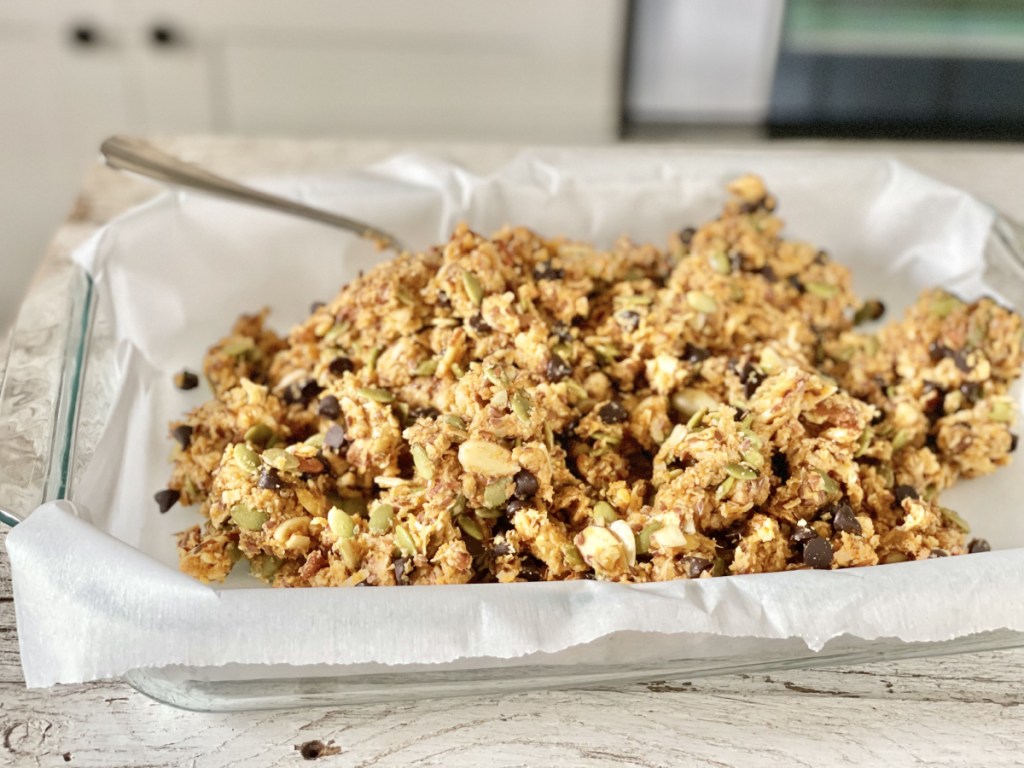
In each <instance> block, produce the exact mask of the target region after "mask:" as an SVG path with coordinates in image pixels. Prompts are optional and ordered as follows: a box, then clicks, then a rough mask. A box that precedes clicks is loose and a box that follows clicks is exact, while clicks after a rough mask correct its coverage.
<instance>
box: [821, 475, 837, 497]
mask: <svg viewBox="0 0 1024 768" xmlns="http://www.w3.org/2000/svg"><path fill="white" fill-rule="evenodd" d="M818 474H819V475H821V481H822V489H823V490H824V491H825V493H827V494H828V495H829V496H831V495H832V494H834V493H839V483H837V482H836V481H835V480H833V479H832V478H831V477H830V476H829V474H828V472H823V471H822V470H820V469H819V470H818Z"/></svg>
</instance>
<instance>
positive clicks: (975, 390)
mask: <svg viewBox="0 0 1024 768" xmlns="http://www.w3.org/2000/svg"><path fill="white" fill-rule="evenodd" d="M960 394H961V395H963V396H964V400H966V401H967V402H968V403H969V404H970V405H974V404H975V403H976V402H978V401H979V400H981V395H982V392H981V384H979V383H978V382H976V381H965V382H964V383H963V384H961V385H960Z"/></svg>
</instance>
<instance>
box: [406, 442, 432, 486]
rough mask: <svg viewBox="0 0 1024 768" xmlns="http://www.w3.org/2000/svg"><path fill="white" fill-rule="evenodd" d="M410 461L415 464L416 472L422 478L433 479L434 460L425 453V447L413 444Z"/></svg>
mask: <svg viewBox="0 0 1024 768" xmlns="http://www.w3.org/2000/svg"><path fill="white" fill-rule="evenodd" d="M410 450H411V452H412V463H413V464H414V465H415V466H416V474H418V475H419V476H420V477H422V478H423V479H424V480H433V479H434V462H433V461H431V460H430V456H428V455H427V449H426V448H424V447H423V446H422V445H414V446H413V447H412V448H411V449H410Z"/></svg>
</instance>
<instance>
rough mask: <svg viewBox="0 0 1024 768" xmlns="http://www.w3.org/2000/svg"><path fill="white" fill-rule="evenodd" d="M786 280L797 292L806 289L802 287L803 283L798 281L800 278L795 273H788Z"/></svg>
mask: <svg viewBox="0 0 1024 768" xmlns="http://www.w3.org/2000/svg"><path fill="white" fill-rule="evenodd" d="M786 282H787V283H789V284H790V286H792V287H793V288H795V289H796V291H797V293H803V292H804V291H805V290H806V289H805V288H804V284H803V283H802V282H800V278H799V277H797V276H796V275H790V276H789V277H787V278H786Z"/></svg>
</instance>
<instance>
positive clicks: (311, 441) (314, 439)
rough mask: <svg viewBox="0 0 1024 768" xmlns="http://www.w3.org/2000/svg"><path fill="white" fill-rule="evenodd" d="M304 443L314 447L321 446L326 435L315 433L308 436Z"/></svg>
mask: <svg viewBox="0 0 1024 768" xmlns="http://www.w3.org/2000/svg"><path fill="white" fill-rule="evenodd" d="M304 443H305V444H306V445H310V446H312V447H313V448H319V447H321V446H322V445H323V444H324V436H323V435H322V434H320V433H319V432H318V433H317V434H315V435H311V436H309V437H307V438H306V439H305V441H304Z"/></svg>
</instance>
